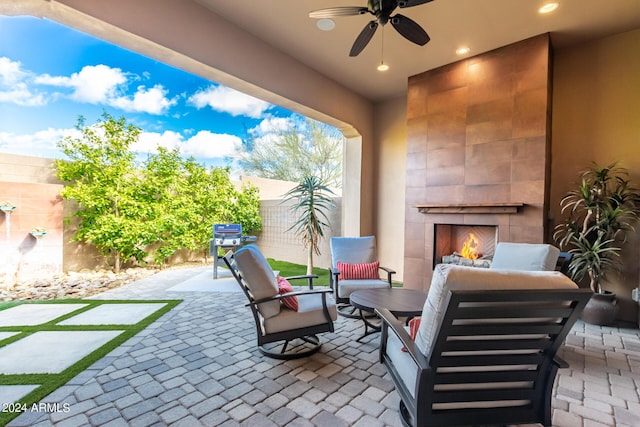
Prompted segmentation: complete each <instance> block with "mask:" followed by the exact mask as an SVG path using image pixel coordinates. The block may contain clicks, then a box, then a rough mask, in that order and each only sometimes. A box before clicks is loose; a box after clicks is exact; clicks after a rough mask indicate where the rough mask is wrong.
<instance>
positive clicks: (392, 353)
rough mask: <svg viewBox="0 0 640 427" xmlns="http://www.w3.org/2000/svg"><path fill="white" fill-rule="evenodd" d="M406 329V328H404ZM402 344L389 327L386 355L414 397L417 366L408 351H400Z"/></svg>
mask: <svg viewBox="0 0 640 427" xmlns="http://www.w3.org/2000/svg"><path fill="white" fill-rule="evenodd" d="M405 329H407V332H409V331H408V328H405ZM402 349H403V345H402V342H401V341H400V339H399V338H398V336H397V335H396V334H394V333H393V330H392V329H389V339H388V340H387V355H388V356H389V358H390V359H391V361H392V362H393V366H394V367H395V368H396V371H397V372H398V375H399V376H400V380H401V381H402V382H403V383H404V385H405V386H406V387H407V389H408V390H409V393H411V396H413V397H415V392H416V390H415V388H416V377H417V376H418V366H417V365H416V363H415V362H414V360H413V359H412V358H411V356H410V355H409V353H407V352H406V351H402Z"/></svg>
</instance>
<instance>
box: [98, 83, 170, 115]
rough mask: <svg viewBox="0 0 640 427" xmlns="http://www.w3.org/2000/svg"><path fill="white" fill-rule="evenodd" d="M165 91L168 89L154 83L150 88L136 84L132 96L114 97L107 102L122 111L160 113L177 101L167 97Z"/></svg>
mask: <svg viewBox="0 0 640 427" xmlns="http://www.w3.org/2000/svg"><path fill="white" fill-rule="evenodd" d="M167 93H168V91H167V90H166V89H165V88H164V87H162V85H155V86H154V87H152V88H151V89H147V88H145V87H144V86H138V90H137V92H136V93H135V94H134V95H133V97H125V96H121V97H118V98H114V99H111V100H109V104H110V105H113V106H114V107H117V108H120V109H122V110H124V111H141V112H146V113H149V114H157V115H161V114H163V113H165V112H166V111H167V110H168V109H169V108H171V106H173V105H176V104H177V102H178V101H177V100H176V99H168V98H167V97H166V95H167Z"/></svg>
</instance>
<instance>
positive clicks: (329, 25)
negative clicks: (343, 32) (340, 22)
mask: <svg viewBox="0 0 640 427" xmlns="http://www.w3.org/2000/svg"><path fill="white" fill-rule="evenodd" d="M316 25H317V26H318V28H320V29H321V30H322V31H331V30H333V29H334V28H335V27H336V23H335V22H334V21H333V19H331V18H322V19H318V22H316Z"/></svg>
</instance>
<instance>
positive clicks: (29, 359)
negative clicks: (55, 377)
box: [0, 331, 123, 375]
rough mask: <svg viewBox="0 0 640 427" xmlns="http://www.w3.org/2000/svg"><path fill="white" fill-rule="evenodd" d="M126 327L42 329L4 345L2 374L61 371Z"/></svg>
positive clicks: (0, 372) (1, 351)
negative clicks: (98, 329) (107, 329)
mask: <svg viewBox="0 0 640 427" xmlns="http://www.w3.org/2000/svg"><path fill="white" fill-rule="evenodd" d="M122 332H123V331H41V332H36V333H34V334H32V335H29V336H27V337H25V338H22V339H20V340H18V341H16V342H13V343H11V344H9V345H6V346H4V347H2V348H0V374H7V375H9V374H57V373H60V372H62V371H64V370H65V369H66V368H68V367H69V366H71V365H73V364H74V363H76V362H77V361H79V360H80V359H82V358H83V357H85V356H87V355H88V354H90V353H92V352H93V351H95V350H97V349H98V348H100V347H101V346H102V345H104V344H106V343H107V342H109V341H111V340H112V339H113V338H115V337H117V336H118V335H120V334H121V333H122Z"/></svg>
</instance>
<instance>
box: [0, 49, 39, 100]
mask: <svg viewBox="0 0 640 427" xmlns="http://www.w3.org/2000/svg"><path fill="white" fill-rule="evenodd" d="M29 77H30V75H29V73H27V72H26V71H23V70H22V69H21V64H20V63H19V62H16V61H12V60H11V59H9V58H7V57H0V102H6V103H12V104H17V105H21V106H26V107H32V106H40V105H45V104H46V103H47V99H46V97H45V96H44V95H43V94H42V93H34V92H32V91H31V90H30V89H29V87H28V86H27V83H26V81H27V80H28V79H29Z"/></svg>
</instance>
